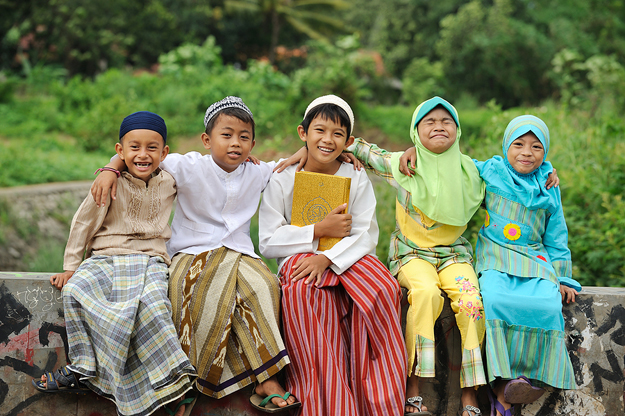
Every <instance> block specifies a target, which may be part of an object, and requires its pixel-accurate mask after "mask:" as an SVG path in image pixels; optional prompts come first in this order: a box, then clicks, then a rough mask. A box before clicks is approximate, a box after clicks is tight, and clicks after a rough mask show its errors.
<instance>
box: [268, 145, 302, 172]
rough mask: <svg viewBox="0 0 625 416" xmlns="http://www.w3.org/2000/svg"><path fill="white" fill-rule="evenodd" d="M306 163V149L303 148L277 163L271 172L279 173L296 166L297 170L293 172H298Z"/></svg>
mask: <svg viewBox="0 0 625 416" xmlns="http://www.w3.org/2000/svg"><path fill="white" fill-rule="evenodd" d="M306 161H308V149H306V146H303V147H302V148H301V149H299V150H298V151H297V152H295V153H294V154H293V156H289V157H288V158H286V159H284V160H283V161H281V162H279V163H278V164H277V165H276V167H275V168H273V171H274V172H278V173H280V172H282V171H283V170H284V169H286V168H288V167H289V166H291V165H295V164H297V168H296V169H295V171H296V172H299V171H300V170H302V168H303V167H304V165H305V164H306Z"/></svg>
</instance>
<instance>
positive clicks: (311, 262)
mask: <svg viewBox="0 0 625 416" xmlns="http://www.w3.org/2000/svg"><path fill="white" fill-rule="evenodd" d="M331 264H332V262H331V261H330V259H328V258H327V257H326V256H324V255H323V254H315V255H314V256H310V257H306V258H305V259H301V260H299V261H298V262H297V263H295V266H293V270H292V272H291V280H292V281H294V282H297V281H298V280H300V279H303V278H304V277H306V276H308V278H307V279H306V280H305V281H304V283H305V284H309V283H311V282H315V285H317V284H319V283H320V282H321V278H322V277H323V272H325V270H326V269H327V268H328V267H330V265H331Z"/></svg>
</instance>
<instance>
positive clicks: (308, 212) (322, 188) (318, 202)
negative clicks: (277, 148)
mask: <svg viewBox="0 0 625 416" xmlns="http://www.w3.org/2000/svg"><path fill="white" fill-rule="evenodd" d="M351 183H352V180H351V178H346V177H344V176H334V175H326V174H323V173H314V172H296V173H295V186H294V188H293V209H292V210H291V225H297V226H299V227H303V226H305V225H310V224H316V223H318V222H319V221H321V220H323V219H324V218H325V217H326V215H328V214H329V213H330V211H332V210H333V209H335V208H336V207H338V206H340V205H342V204H346V203H349V189H350V186H351ZM344 212H347V208H345V211H344ZM341 240H342V239H341V238H333V237H321V238H320V239H319V247H318V250H319V251H325V250H329V249H331V248H332V247H333V246H334V245H335V244H336V243H338V242H339V241H341Z"/></svg>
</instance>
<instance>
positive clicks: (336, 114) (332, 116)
mask: <svg viewBox="0 0 625 416" xmlns="http://www.w3.org/2000/svg"><path fill="white" fill-rule="evenodd" d="M317 116H320V117H321V118H324V119H326V120H332V121H334V122H335V123H338V124H340V125H341V127H345V129H346V130H347V137H349V132H350V131H351V129H352V125H351V123H350V121H349V116H348V115H347V113H346V112H345V110H343V109H342V108H341V107H339V106H338V105H336V104H330V103H325V104H319V105H318V106H316V107H313V108H312V109H311V110H310V111H309V112H308V114H306V117H304V120H302V122H301V123H300V124H301V126H302V127H303V128H304V131H305V132H306V134H308V127H310V123H312V121H313V120H314V119H315V117H317Z"/></svg>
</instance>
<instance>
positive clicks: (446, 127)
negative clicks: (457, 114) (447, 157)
mask: <svg viewBox="0 0 625 416" xmlns="http://www.w3.org/2000/svg"><path fill="white" fill-rule="evenodd" d="M417 132H418V133H419V140H421V143H422V144H423V146H424V147H425V148H426V149H428V150H429V151H430V152H433V153H436V154H441V153H443V152H445V151H446V150H447V149H449V148H450V147H451V146H452V145H453V144H454V143H455V141H456V135H457V132H458V128H457V126H456V122H455V121H454V119H453V117H452V116H451V114H449V111H447V110H445V109H444V108H442V107H436V108H434V109H433V110H432V111H430V112H429V113H427V114H426V115H425V117H423V118H422V119H421V121H419V124H417Z"/></svg>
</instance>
